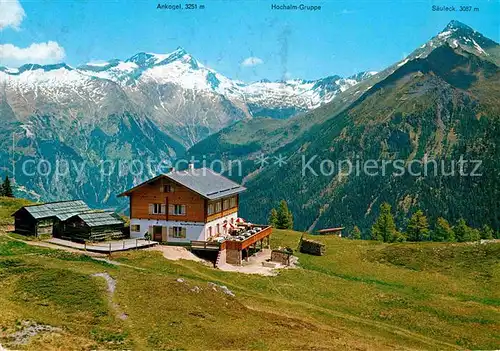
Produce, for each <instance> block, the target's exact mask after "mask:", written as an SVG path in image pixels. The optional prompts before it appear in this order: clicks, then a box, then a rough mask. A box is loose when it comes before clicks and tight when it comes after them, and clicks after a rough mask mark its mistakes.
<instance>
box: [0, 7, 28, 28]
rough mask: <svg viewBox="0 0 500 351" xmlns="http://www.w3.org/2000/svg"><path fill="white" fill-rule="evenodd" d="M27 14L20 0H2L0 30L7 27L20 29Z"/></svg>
mask: <svg viewBox="0 0 500 351" xmlns="http://www.w3.org/2000/svg"><path fill="white" fill-rule="evenodd" d="M25 16H26V13H25V12H24V9H23V7H22V6H21V4H20V3H19V1H18V0H0V30H2V29H5V28H7V27H12V28H13V29H19V26H20V25H21V22H22V21H23V18H24V17H25Z"/></svg>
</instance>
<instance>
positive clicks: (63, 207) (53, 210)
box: [14, 200, 90, 221]
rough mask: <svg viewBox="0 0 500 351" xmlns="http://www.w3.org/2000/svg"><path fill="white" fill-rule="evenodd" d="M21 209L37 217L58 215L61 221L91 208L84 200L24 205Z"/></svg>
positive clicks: (43, 217)
mask: <svg viewBox="0 0 500 351" xmlns="http://www.w3.org/2000/svg"><path fill="white" fill-rule="evenodd" d="M21 209H25V210H26V211H28V213H29V214H30V215H31V216H33V218H35V219H45V218H51V217H56V218H57V219H59V220H61V221H65V220H66V219H68V218H70V217H73V216H74V215H76V214H79V213H82V212H85V211H89V210H90V208H89V207H88V206H87V204H86V203H85V202H83V201H82V200H71V201H59V202H48V203H45V204H40V205H31V206H24V207H22V208H21ZM18 211H19V210H18ZM18 211H16V212H15V213H17V212H18ZM15 213H14V214H15Z"/></svg>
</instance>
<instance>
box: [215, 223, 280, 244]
mask: <svg viewBox="0 0 500 351" xmlns="http://www.w3.org/2000/svg"><path fill="white" fill-rule="evenodd" d="M255 226H256V227H258V225H255ZM272 231H273V228H272V227H269V226H267V227H264V228H263V229H262V230H261V231H260V232H258V233H255V234H253V235H252V236H250V237H248V238H246V239H245V240H242V241H232V240H226V241H224V242H223V243H222V244H223V245H224V247H225V248H226V249H230V250H243V249H246V248H247V247H249V246H250V245H253V244H254V243H256V242H258V241H260V240H262V239H264V238H266V237H268V236H269V235H271V233H272Z"/></svg>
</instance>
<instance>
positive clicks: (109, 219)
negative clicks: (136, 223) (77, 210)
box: [76, 211, 124, 227]
mask: <svg viewBox="0 0 500 351" xmlns="http://www.w3.org/2000/svg"><path fill="white" fill-rule="evenodd" d="M76 217H78V218H80V219H81V220H82V221H84V222H85V224H87V225H88V226H89V227H100V226H105V225H115V224H123V223H124V222H123V220H122V219H121V218H120V216H118V215H117V214H116V213H113V212H98V211H89V212H85V213H81V214H77V215H76Z"/></svg>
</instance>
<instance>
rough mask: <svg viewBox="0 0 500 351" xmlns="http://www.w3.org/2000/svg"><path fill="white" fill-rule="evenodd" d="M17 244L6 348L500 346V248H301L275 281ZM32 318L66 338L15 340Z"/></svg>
mask: <svg viewBox="0 0 500 351" xmlns="http://www.w3.org/2000/svg"><path fill="white" fill-rule="evenodd" d="M300 235H301V233H299V232H294V231H281V230H276V231H275V234H273V237H272V244H273V246H280V245H281V246H284V245H288V246H292V247H295V246H296V245H297V242H298V240H299V237H300ZM16 239H19V237H17V236H15V235H12V234H9V235H7V234H6V233H5V231H3V232H1V233H0V309H1V313H0V344H2V345H3V346H6V347H12V348H15V349H31V350H40V349H49V350H50V349H59V350H81V349H96V348H97V349H128V348H130V349H134V350H147V349H163V350H202V349H203V350H205V349H231V350H235V349H246V350H282V349H288V350H312V349H314V350H330V349H332V350H333V349H412V348H413V349H415V348H417V349H457V348H458V349H461V348H462V349H463V348H472V349H495V348H499V347H500V339H499V337H498V335H499V334H498V330H499V329H498V328H499V326H500V324H499V323H500V311H499V306H500V296H499V292H498V289H497V288H498V286H499V284H500V264H499V257H500V244H488V245H476V244H437V243H418V244H392V245H389V244H383V243H376V242H369V241H349V240H345V239H338V238H335V237H321V238H319V239H320V240H321V241H324V242H325V243H326V244H327V254H326V255H325V256H322V257H314V256H308V255H303V254H300V253H298V254H297V255H298V256H299V259H300V263H301V266H302V268H300V269H290V270H285V271H282V272H281V273H280V275H279V276H277V277H262V276H254V275H243V274H238V273H229V272H222V271H218V270H215V269H213V268H211V267H206V266H203V265H201V264H199V263H196V262H191V261H176V262H173V261H167V260H165V259H164V258H163V257H162V256H161V254H160V253H159V252H151V251H138V252H127V253H122V254H119V255H115V256H113V260H115V261H118V262H120V263H122V265H121V266H116V265H110V264H107V263H103V262H99V261H95V260H93V259H91V258H89V257H86V256H82V255H74V254H70V253H66V252H62V251H54V250H50V249H46V248H40V247H34V246H30V245H28V244H26V243H25V242H21V241H19V240H16ZM95 273H108V274H109V275H110V276H111V277H112V278H113V279H115V280H116V291H115V292H114V293H113V294H110V293H109V292H108V291H107V290H106V289H107V288H106V282H105V280H104V279H103V278H102V277H93V276H92V274H95ZM178 278H182V279H184V282H178V281H177V279H178ZM210 282H214V283H217V284H219V285H226V286H227V287H228V288H229V289H230V290H231V291H233V292H234V293H235V295H236V296H235V297H234V298H233V297H231V296H228V295H226V294H224V293H223V292H222V291H221V289H217V290H214V289H213V287H212V286H211V285H210V284H209V283H210ZM195 287H198V288H195ZM23 321H30V323H33V322H36V323H38V324H43V325H50V326H53V327H57V328H60V329H61V330H60V331H59V332H57V333H40V334H38V335H37V336H35V337H33V338H31V339H29V342H28V343H27V344H18V345H12V341H13V339H12V338H11V337H9V336H12V334H13V333H15V332H16V331H17V332H22V331H23V328H25V327H23ZM24 324H26V322H24Z"/></svg>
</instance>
